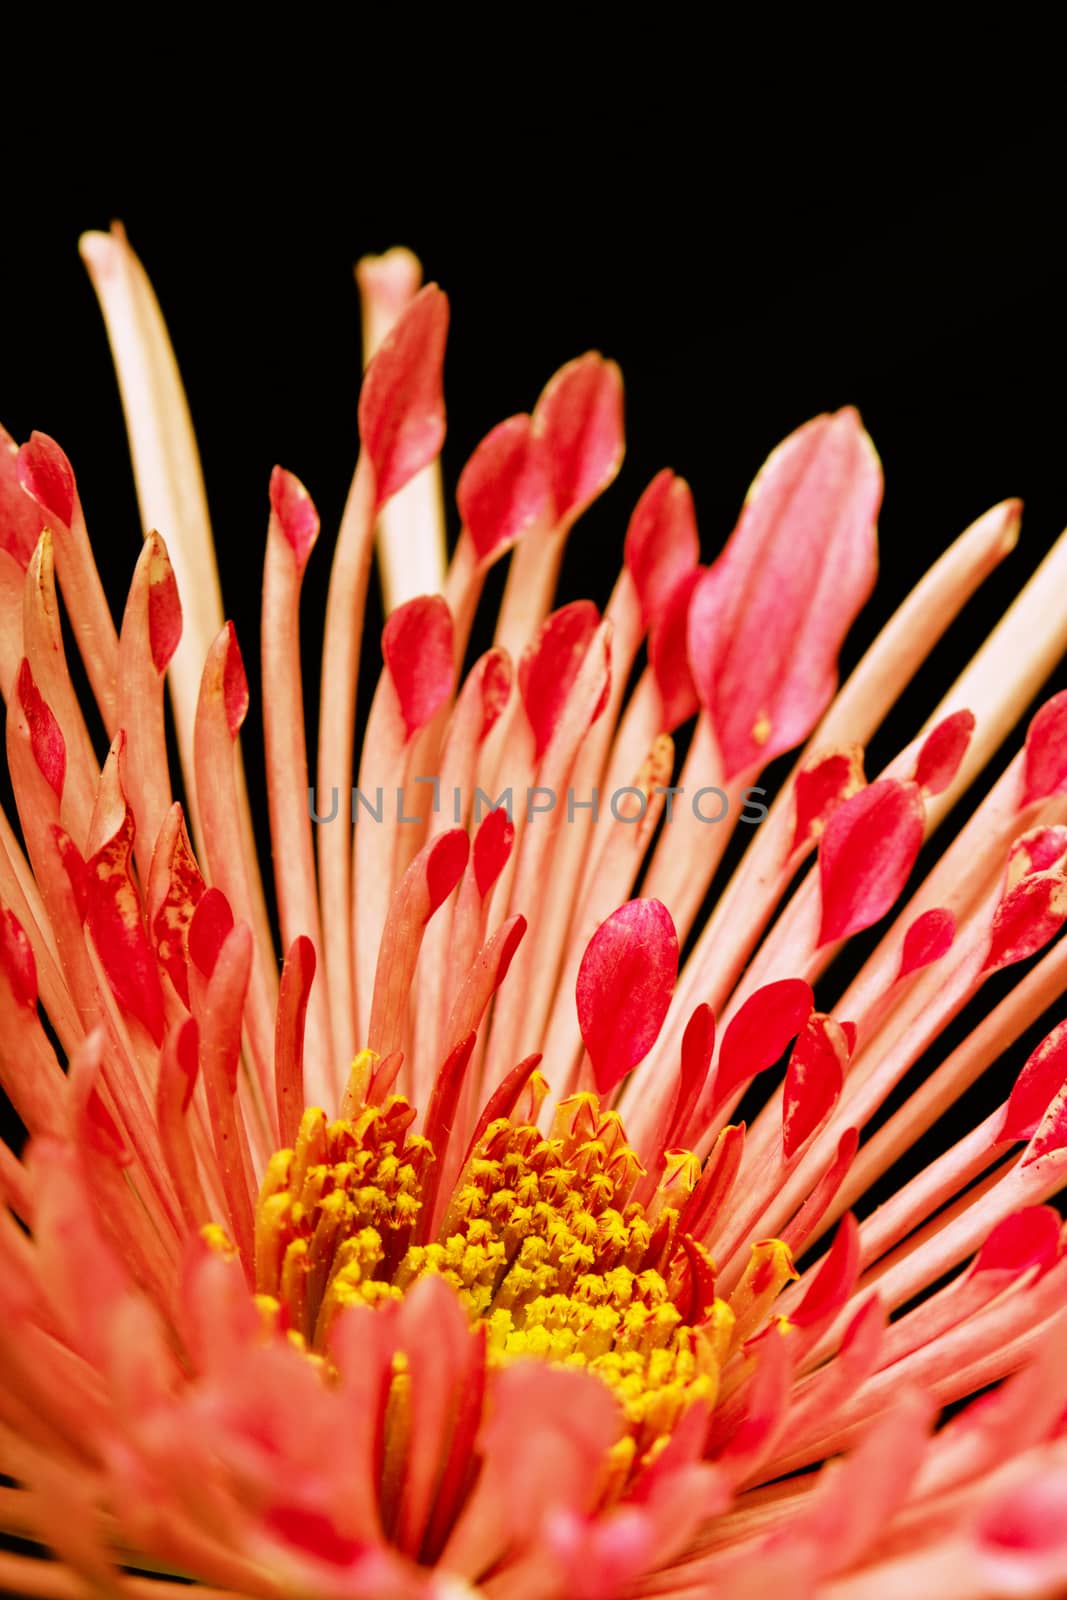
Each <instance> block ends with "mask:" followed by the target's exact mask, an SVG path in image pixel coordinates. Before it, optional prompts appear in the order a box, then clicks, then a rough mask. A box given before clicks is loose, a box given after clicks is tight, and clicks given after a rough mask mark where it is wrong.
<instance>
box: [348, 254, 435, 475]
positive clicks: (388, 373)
mask: <svg viewBox="0 0 1067 1600" xmlns="http://www.w3.org/2000/svg"><path fill="white" fill-rule="evenodd" d="M447 337H448V301H447V299H446V298H445V296H444V294H442V292H441V290H440V289H439V288H438V287H437V285H436V284H435V283H428V284H427V285H426V287H425V289H420V290H419V292H418V294H417V295H416V296H415V298H414V300H412V301H411V303H410V304H409V305H408V306H407V308H406V309H405V310H404V311H403V312H402V313H401V315H400V316H399V318H398V319H397V321H396V322H395V323H394V325H393V327H392V328H391V329H390V331H389V333H388V334H387V335H386V337H385V339H384V340H383V342H382V344H381V346H380V347H379V349H378V351H377V353H376V354H375V356H374V358H373V359H372V361H371V362H370V365H369V366H368V367H367V371H366V374H365V376H364V379H363V388H362V390H361V391H360V396H359V436H360V438H361V439H362V441H363V443H364V445H365V446H366V449H367V451H368V453H369V455H370V458H371V460H372V461H373V463H374V474H375V479H376V483H377V493H378V504H379V505H381V503H382V501H383V500H388V499H389V497H390V496H391V495H394V494H396V493H397V491H398V490H400V489H402V488H403V487H404V485H405V483H407V482H408V480H409V478H413V477H414V476H415V474H416V473H417V472H419V471H420V470H421V469H422V468H423V467H425V466H427V465H428V464H429V463H430V462H431V461H432V460H433V459H434V457H435V456H436V455H437V453H438V451H439V450H440V448H441V445H442V443H443V441H444V437H445V402H444V395H443V393H442V391H441V370H442V367H443V365H444V358H445V340H446V339H447Z"/></svg>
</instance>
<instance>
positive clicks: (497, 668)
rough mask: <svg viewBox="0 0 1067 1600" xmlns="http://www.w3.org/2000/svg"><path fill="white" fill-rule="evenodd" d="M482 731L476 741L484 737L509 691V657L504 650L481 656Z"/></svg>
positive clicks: (502, 707) (503, 704) (487, 733)
mask: <svg viewBox="0 0 1067 1600" xmlns="http://www.w3.org/2000/svg"><path fill="white" fill-rule="evenodd" d="M481 691H482V731H481V733H480V734H479V735H478V743H479V744H481V743H482V741H483V740H484V739H486V738H487V737H488V735H489V733H490V732H491V730H492V729H493V727H494V726H495V724H496V721H497V718H498V717H499V716H500V713H501V712H502V711H503V709H504V707H505V706H506V705H507V703H508V696H509V694H510V693H511V657H510V656H509V655H508V653H507V651H506V650H490V651H488V652H487V654H486V655H484V656H483V657H482V678H481Z"/></svg>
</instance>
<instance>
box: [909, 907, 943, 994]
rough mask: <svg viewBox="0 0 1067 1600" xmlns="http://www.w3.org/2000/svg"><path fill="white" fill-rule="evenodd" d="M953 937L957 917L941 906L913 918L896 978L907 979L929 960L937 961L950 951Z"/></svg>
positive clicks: (926, 964)
mask: <svg viewBox="0 0 1067 1600" xmlns="http://www.w3.org/2000/svg"><path fill="white" fill-rule="evenodd" d="M955 937H956V918H955V916H954V915H953V913H952V912H951V911H948V910H946V909H945V908H944V907H943V906H937V907H935V908H934V910H933V911H924V912H923V914H922V916H921V917H916V918H915V921H914V922H913V923H912V925H911V927H910V928H909V929H908V931H907V933H906V934H905V935H904V947H903V949H902V950H901V953H900V971H899V972H898V973H897V977H898V978H906V977H907V976H908V974H909V973H910V972H918V971H919V969H920V967H928V966H929V965H930V963H931V961H940V959H941V957H942V956H943V955H944V954H945V953H946V952H947V951H948V950H950V949H951V947H952V941H953V939H954V938H955Z"/></svg>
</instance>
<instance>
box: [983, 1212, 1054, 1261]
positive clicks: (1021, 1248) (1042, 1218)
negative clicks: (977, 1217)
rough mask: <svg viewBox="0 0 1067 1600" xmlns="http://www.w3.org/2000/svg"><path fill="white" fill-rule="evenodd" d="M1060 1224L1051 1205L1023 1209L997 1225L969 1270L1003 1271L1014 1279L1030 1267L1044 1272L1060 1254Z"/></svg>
mask: <svg viewBox="0 0 1067 1600" xmlns="http://www.w3.org/2000/svg"><path fill="white" fill-rule="evenodd" d="M1061 1227H1062V1224H1061V1222H1060V1218H1059V1216H1058V1215H1057V1213H1056V1212H1055V1211H1054V1210H1053V1209H1052V1207H1051V1206H1024V1207H1023V1208H1022V1210H1021V1211H1013V1212H1012V1213H1011V1215H1010V1216H1008V1217H1005V1218H1004V1219H1003V1220H1002V1221H1001V1222H998V1223H997V1225H996V1227H995V1228H994V1229H993V1231H992V1233H990V1235H989V1237H988V1239H987V1240H986V1241H985V1243H984V1244H983V1246H982V1248H981V1250H979V1252H978V1254H977V1256H976V1257H975V1260H974V1265H973V1267H972V1268H971V1272H972V1275H973V1274H977V1273H979V1272H1002V1273H1006V1274H1007V1275H1008V1276H1009V1277H1010V1278H1016V1277H1018V1276H1019V1274H1020V1273H1022V1272H1025V1271H1026V1270H1027V1269H1028V1268H1030V1267H1035V1266H1036V1267H1040V1269H1041V1271H1042V1272H1043V1273H1044V1272H1047V1271H1048V1269H1049V1267H1051V1266H1053V1265H1054V1264H1055V1262H1056V1261H1057V1260H1058V1259H1059V1255H1060V1229H1061Z"/></svg>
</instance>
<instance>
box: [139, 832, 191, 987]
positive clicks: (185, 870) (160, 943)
mask: <svg viewBox="0 0 1067 1600" xmlns="http://www.w3.org/2000/svg"><path fill="white" fill-rule="evenodd" d="M164 863H165V867H164V865H163V864H164ZM160 869H162V870H163V872H165V877H163V878H162V892H160V888H159V887H155V888H153V887H152V886H154V885H157V884H158V883H159V881H160V879H159V876H158V875H159V874H160ZM149 882H150V889H151V890H152V892H151V894H150V900H149V906H150V912H149V924H150V931H151V934H152V940H153V943H154V945H155V951H156V959H157V961H158V962H159V964H160V966H161V967H162V968H163V970H164V972H166V973H167V974H168V975H169V977H170V980H171V982H172V983H173V985H174V987H175V989H176V990H177V991H178V994H179V995H180V996H181V998H182V1001H183V1002H184V1004H185V1005H186V1006H188V1004H189V977H188V971H187V968H188V962H189V955H188V935H189V925H190V923H191V922H192V919H193V913H194V911H195V910H196V908H197V906H198V904H199V903H200V900H201V898H202V897H203V894H204V879H203V877H202V875H201V872H200V868H199V867H198V866H197V863H196V857H195V856H194V855H193V851H192V846H191V845H190V843H189V835H188V834H187V833H186V831H185V822H184V819H183V816H182V811H181V807H180V806H174V807H172V809H171V812H170V814H169V815H168V817H167V820H166V821H165V822H164V824H163V827H162V828H161V829H160V833H159V838H158V840H157V841H156V854H155V856H154V857H153V862H152V873H151V876H150V880H149Z"/></svg>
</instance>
